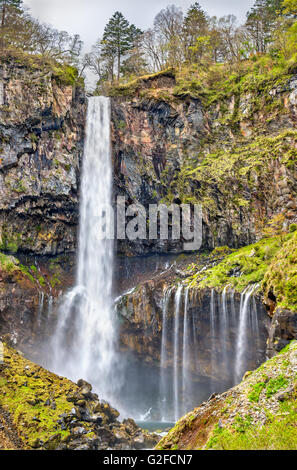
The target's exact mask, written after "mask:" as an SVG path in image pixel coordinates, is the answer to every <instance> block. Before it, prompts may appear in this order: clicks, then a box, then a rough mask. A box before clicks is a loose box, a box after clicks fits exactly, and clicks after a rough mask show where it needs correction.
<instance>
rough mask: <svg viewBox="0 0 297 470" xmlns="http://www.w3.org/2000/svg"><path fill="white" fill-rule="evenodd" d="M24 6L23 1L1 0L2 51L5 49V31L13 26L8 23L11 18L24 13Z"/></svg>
mask: <svg viewBox="0 0 297 470" xmlns="http://www.w3.org/2000/svg"><path fill="white" fill-rule="evenodd" d="M22 4H23V0H0V14H1V40H0V41H1V49H4V47H5V35H6V31H5V30H6V29H7V28H8V27H9V26H11V25H9V24H8V23H9V22H10V19H11V17H12V18H13V17H14V15H15V14H20V13H22V9H21V7H22Z"/></svg>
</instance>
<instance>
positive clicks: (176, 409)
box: [173, 285, 183, 421]
mask: <svg viewBox="0 0 297 470" xmlns="http://www.w3.org/2000/svg"><path fill="white" fill-rule="evenodd" d="M182 291H183V286H182V285H180V286H179V287H178V288H177V291H176V294H175V316H174V352H173V354H174V356H173V397H174V420H175V421H177V420H178V419H179V418H180V402H179V385H180V383H179V343H180V338H179V320H180V318H179V317H180V307H181V294H182Z"/></svg>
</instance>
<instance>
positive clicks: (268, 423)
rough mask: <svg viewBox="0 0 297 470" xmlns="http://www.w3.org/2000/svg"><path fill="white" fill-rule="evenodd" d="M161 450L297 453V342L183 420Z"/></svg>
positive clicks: (161, 446) (160, 444)
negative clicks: (286, 451)
mask: <svg viewBox="0 0 297 470" xmlns="http://www.w3.org/2000/svg"><path fill="white" fill-rule="evenodd" d="M157 449H158V450H177V449H179V450H200V449H217V450H261V449H263V450H296V449H297V342H296V341H293V342H292V343H291V344H289V345H288V346H287V347H286V348H285V349H284V350H283V351H282V352H281V353H280V354H279V355H278V356H275V357H274V358H272V359H270V360H269V361H267V362H266V363H264V364H263V365H262V366H261V367H260V368H259V369H257V370H256V371H255V372H248V373H246V375H245V377H244V379H243V381H242V382H241V384H239V385H238V386H237V387H234V388H233V389H231V390H229V391H227V392H225V393H223V394H222V395H215V396H212V397H211V398H210V399H209V401H208V402H205V403H203V404H202V405H201V406H199V407H198V408H196V409H195V410H194V411H192V412H191V413H189V414H187V415H186V416H185V417H184V418H182V419H181V420H180V421H179V422H178V423H177V425H176V426H175V428H174V429H172V430H171V431H170V432H169V434H167V436H165V437H164V438H163V439H162V440H161V441H160V443H159V444H158V445H157Z"/></svg>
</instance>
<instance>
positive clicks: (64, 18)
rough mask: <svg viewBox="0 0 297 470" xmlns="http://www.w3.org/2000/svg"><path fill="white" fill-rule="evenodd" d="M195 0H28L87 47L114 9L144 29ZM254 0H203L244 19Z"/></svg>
mask: <svg viewBox="0 0 297 470" xmlns="http://www.w3.org/2000/svg"><path fill="white" fill-rule="evenodd" d="M194 2H195V0H176V1H174V0H144V1H143V0H25V1H24V3H25V5H26V6H28V7H30V10H31V14H32V15H33V16H35V17H37V18H39V19H40V20H41V21H42V22H45V23H50V24H52V25H53V26H54V27H55V28H57V29H59V30H64V31H68V32H69V33H71V34H76V33H78V34H79V35H80V36H81V38H82V40H83V41H84V43H85V48H86V49H87V50H88V49H90V47H91V46H92V45H93V44H94V43H95V42H96V41H97V39H98V38H99V37H100V36H102V34H103V30H104V26H105V24H106V23H107V21H108V20H109V18H110V17H111V16H112V15H113V13H114V12H115V11H117V10H118V11H121V12H122V13H123V15H124V16H125V17H126V18H127V19H128V20H129V21H130V22H131V23H134V24H135V25H136V26H138V27H139V28H141V29H147V28H149V27H151V26H152V24H153V20H154V17H155V16H156V14H157V13H158V12H159V11H160V10H161V9H162V8H165V7H166V6H167V5H170V4H175V5H176V6H178V7H182V8H183V10H184V11H186V10H187V9H188V8H189V6H190V5H191V4H193V3H194ZM254 2H255V0H201V1H200V2H199V3H200V5H201V6H202V7H203V9H204V10H206V11H207V12H208V14H209V15H211V16H223V15H227V14H230V13H232V14H235V15H236V16H237V17H238V18H239V19H240V20H244V18H245V14H246V12H247V10H249V9H250V7H251V6H252V5H253V4H254Z"/></svg>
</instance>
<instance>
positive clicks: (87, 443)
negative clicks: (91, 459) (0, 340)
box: [0, 344, 159, 450]
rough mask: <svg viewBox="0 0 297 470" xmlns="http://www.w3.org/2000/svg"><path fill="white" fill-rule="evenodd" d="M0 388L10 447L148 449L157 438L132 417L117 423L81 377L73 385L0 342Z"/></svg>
mask: <svg viewBox="0 0 297 470" xmlns="http://www.w3.org/2000/svg"><path fill="white" fill-rule="evenodd" d="M0 387H1V388H0V412H2V413H1V416H2V423H1V424H2V426H3V428H4V430H5V428H6V427H7V428H8V427H10V428H11V427H13V429H14V431H15V433H16V434H17V435H16V436H15V440H14V441H15V443H16V444H15V445H14V447H16V448H22V447H23V448H25V449H28V450H30V449H40V450H42V449H46V450H68V449H73V450H130V449H133V450H134V449H146V448H153V447H154V446H155V445H156V444H157V442H158V440H159V437H158V436H157V435H153V434H146V433H144V432H143V431H142V430H141V429H140V428H138V426H137V425H136V424H135V422H134V421H133V420H132V419H127V420H124V421H123V423H120V422H119V421H118V417H119V412H118V411H116V410H115V409H113V408H112V407H111V406H110V405H109V404H108V403H106V402H103V401H99V399H98V396H97V395H96V394H94V393H92V386H91V385H90V384H88V383H87V382H85V381H84V380H79V381H78V383H77V384H74V383H73V382H71V381H70V380H68V379H65V378H63V377H59V376H57V375H55V374H52V373H51V372H48V371H47V370H45V369H43V368H42V367H40V366H38V365H36V364H34V363H32V362H30V361H28V360H27V359H25V358H24V357H23V356H22V355H21V354H20V353H18V352H16V351H15V350H14V349H12V348H10V347H9V346H7V345H6V344H4V361H3V363H2V364H0ZM3 416H4V417H3ZM5 416H6V418H5ZM7 431H9V430H8V429H7ZM0 438H1V436H0ZM7 442H8V446H9V447H10V448H11V446H10V444H9V440H7ZM0 447H2V448H5V439H3V440H2V442H1V441H0Z"/></svg>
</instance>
